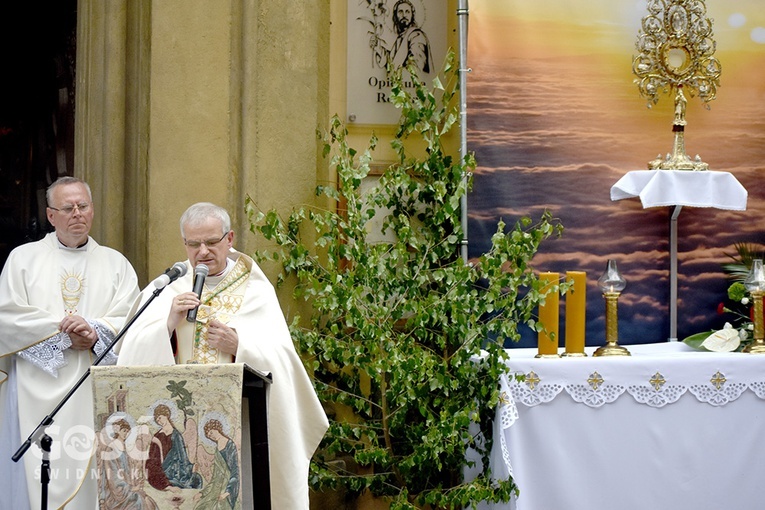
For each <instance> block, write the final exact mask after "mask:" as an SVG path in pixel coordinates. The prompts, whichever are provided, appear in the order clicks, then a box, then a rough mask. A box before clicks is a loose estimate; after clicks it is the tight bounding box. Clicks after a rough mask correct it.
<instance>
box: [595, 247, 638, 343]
mask: <svg viewBox="0 0 765 510" xmlns="http://www.w3.org/2000/svg"><path fill="white" fill-rule="evenodd" d="M598 286H599V287H600V290H601V291H602V292H603V297H604V298H605V300H606V345H604V346H602V347H598V349H597V350H595V352H594V353H593V354H592V355H593V356H630V351H628V350H627V349H626V348H624V347H622V346H621V345H619V340H618V338H619V318H618V313H617V302H618V300H619V295H620V294H621V293H622V291H623V290H624V288H625V287H626V286H627V281H626V280H625V279H624V277H623V276H622V275H621V274H620V273H619V270H618V269H617V267H616V261H615V260H613V259H612V260H609V261H608V265H607V266H606V272H605V273H603V276H601V277H600V279H598Z"/></svg>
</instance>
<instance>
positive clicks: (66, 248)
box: [56, 236, 90, 251]
mask: <svg viewBox="0 0 765 510" xmlns="http://www.w3.org/2000/svg"><path fill="white" fill-rule="evenodd" d="M88 239H90V237H86V238H85V242H84V243H82V244H81V245H79V246H76V247H72V246H67V245H65V244H64V243H62V242H61V239H59V238H58V236H56V240H57V241H58V247H59V248H61V249H62V250H72V251H85V250H86V249H87V246H88Z"/></svg>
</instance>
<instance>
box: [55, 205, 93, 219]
mask: <svg viewBox="0 0 765 510" xmlns="http://www.w3.org/2000/svg"><path fill="white" fill-rule="evenodd" d="M90 205H91V204H90V203H88V202H82V203H80V204H74V205H66V206H64V207H51V206H48V209H53V210H54V211H58V212H62V213H64V214H66V215H67V216H71V215H72V214H74V210H75V209H77V210H78V211H80V212H81V213H86V212H88V209H90Z"/></svg>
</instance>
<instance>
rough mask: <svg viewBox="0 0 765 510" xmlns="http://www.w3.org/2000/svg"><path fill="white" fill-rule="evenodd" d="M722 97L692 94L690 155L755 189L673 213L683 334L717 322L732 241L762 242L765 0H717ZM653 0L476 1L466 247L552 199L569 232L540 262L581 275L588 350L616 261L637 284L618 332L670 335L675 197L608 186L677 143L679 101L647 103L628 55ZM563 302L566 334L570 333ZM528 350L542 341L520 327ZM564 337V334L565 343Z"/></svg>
mask: <svg viewBox="0 0 765 510" xmlns="http://www.w3.org/2000/svg"><path fill="white" fill-rule="evenodd" d="M706 6H707V17H708V18H711V19H712V20H713V23H714V26H713V29H714V39H715V41H716V42H717V51H716V53H715V56H716V57H717V59H718V60H719V61H720V63H721V65H722V75H721V86H720V88H719V89H718V91H717V99H715V100H714V101H712V102H711V103H710V108H709V109H707V108H706V107H705V106H704V105H703V104H702V102H701V101H700V100H699V99H698V98H697V97H696V98H691V97H688V110H687V114H686V119H687V121H688V124H687V126H686V130H685V143H686V150H687V153H688V155H689V156H691V157H694V156H695V155H696V154H699V155H700V156H701V158H702V159H703V160H704V161H705V162H706V163H708V164H709V166H710V169H711V170H720V171H728V172H731V173H732V174H733V175H734V176H735V177H736V178H737V179H738V180H739V182H741V184H742V185H743V186H744V187H745V188H746V189H747V191H748V193H749V200H748V204H747V210H746V211H743V212H741V211H724V210H719V209H702V208H690V207H684V208H683V209H682V212H681V213H680V215H679V218H678V337H679V338H680V339H682V338H684V337H685V336H688V335H691V334H693V333H697V332H700V331H704V330H709V329H712V328H719V327H722V325H723V324H724V322H725V320H726V318H725V317H724V316H718V315H717V313H716V309H717V305H718V303H719V302H721V301H722V300H723V299H724V298H725V296H726V291H727V287H728V281H727V280H726V278H725V274H724V273H723V272H722V270H721V264H722V263H724V262H726V261H727V256H726V254H733V253H735V248H734V245H735V244H736V243H742V242H746V243H758V244H762V243H763V242H764V241H765V234H764V232H765V185H764V184H763V176H764V174H763V171H764V170H765V9H763V8H762V2H761V0H737V1H721V0H707V1H706ZM646 14H647V8H646V2H645V1H643V0H641V1H634V0H587V1H582V0H544V1H541V2H530V1H528V0H502V1H497V0H471V1H470V3H469V31H468V62H467V66H468V67H469V68H470V69H471V72H470V73H469V74H468V85H467V119H468V149H469V150H470V151H473V152H474V153H475V155H476V159H477V162H478V167H477V169H476V173H475V178H474V187H473V191H472V192H471V194H470V195H469V197H468V209H469V223H468V233H469V240H470V244H469V254H470V256H471V257H475V256H477V255H479V254H480V253H482V252H484V251H486V250H487V249H488V247H489V246H490V238H491V234H492V233H493V232H494V230H495V228H496V223H497V221H498V220H499V219H500V218H501V219H503V220H504V221H505V222H506V223H508V224H512V223H514V222H515V220H517V219H518V218H520V217H521V216H530V217H531V218H533V219H534V218H536V219H538V218H539V217H540V216H541V214H542V212H543V210H544V209H549V210H550V211H551V212H552V213H553V214H554V216H555V217H557V218H559V219H560V221H561V222H562V224H563V226H564V228H565V231H564V233H563V236H562V237H561V238H559V239H550V240H548V241H546V242H545V243H543V245H542V248H541V250H540V251H539V253H538V254H537V255H536V256H535V257H534V260H533V266H534V267H535V269H536V270H539V271H558V272H560V273H561V274H563V273H565V271H570V270H580V271H586V272H587V275H588V293H587V345H601V344H602V343H603V342H604V337H605V331H604V304H603V299H602V296H601V295H600V291H599V290H598V288H597V279H598V277H599V276H600V275H601V274H602V273H603V271H604V269H605V266H606V261H607V260H608V259H610V258H613V259H616V261H617V264H618V266H619V269H620V271H621V272H622V273H623V274H624V276H625V278H626V280H627V288H626V289H625V292H624V293H623V294H622V296H621V298H620V300H619V341H620V343H623V344H625V345H626V344H632V343H644V342H659V341H665V340H666V339H667V338H668V336H669V218H670V214H671V212H672V210H671V208H668V207H661V208H651V209H643V208H642V205H641V203H640V201H639V200H638V199H630V200H621V201H617V202H612V201H611V199H610V189H611V186H612V185H613V184H614V183H616V181H618V180H619V178H621V177H622V176H623V175H624V174H625V173H627V172H628V171H630V170H645V169H647V162H648V161H650V160H652V159H654V158H656V156H657V155H658V154H662V155H663V154H666V153H667V152H671V149H672V143H673V134H672V131H671V128H672V120H673V112H672V110H673V100H672V98H671V97H669V96H668V95H666V94H664V95H662V96H661V99H660V100H659V103H658V105H656V106H654V107H653V108H651V109H649V108H647V107H646V100H645V99H643V98H642V97H641V96H640V94H639V92H638V89H637V86H636V85H635V84H634V83H633V79H634V78H635V76H634V75H633V74H632V59H633V57H634V56H635V55H636V54H637V50H636V49H635V41H636V40H637V35H638V31H639V29H640V21H641V19H642V17H643V16H645V15H646ZM564 310H565V305H564V299H562V300H561V326H560V330H561V337H562V338H561V342H563V340H564V338H563V337H564V336H565V335H564V329H565V328H564V320H565V319H564ZM521 345H529V346H530V345H536V335H535V334H533V333H531V332H530V331H526V332H525V334H524V340H523V341H522V342H521ZM561 345H563V344H562V343H561Z"/></svg>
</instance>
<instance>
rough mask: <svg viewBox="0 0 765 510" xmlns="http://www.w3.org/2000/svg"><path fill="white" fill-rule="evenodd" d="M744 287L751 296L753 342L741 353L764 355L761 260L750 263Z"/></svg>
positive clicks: (764, 288)
mask: <svg viewBox="0 0 765 510" xmlns="http://www.w3.org/2000/svg"><path fill="white" fill-rule="evenodd" d="M744 286H745V287H746V289H747V290H748V291H749V294H750V295H751V296H752V301H753V302H752V307H753V308H754V335H753V336H754V341H753V342H752V343H751V344H749V345H747V346H746V347H744V349H743V352H748V353H750V354H765V332H764V331H763V324H762V297H763V296H764V295H765V271H763V267H762V259H755V260H753V261H752V269H751V271H749V274H748V275H747V277H746V279H745V280H744Z"/></svg>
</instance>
